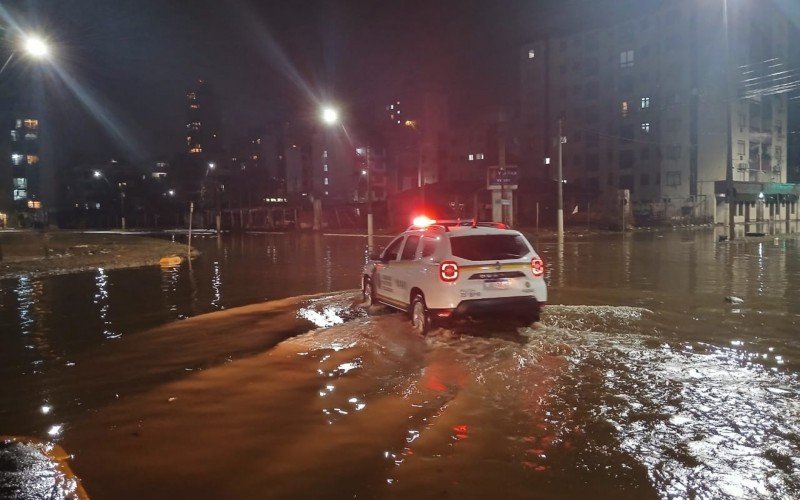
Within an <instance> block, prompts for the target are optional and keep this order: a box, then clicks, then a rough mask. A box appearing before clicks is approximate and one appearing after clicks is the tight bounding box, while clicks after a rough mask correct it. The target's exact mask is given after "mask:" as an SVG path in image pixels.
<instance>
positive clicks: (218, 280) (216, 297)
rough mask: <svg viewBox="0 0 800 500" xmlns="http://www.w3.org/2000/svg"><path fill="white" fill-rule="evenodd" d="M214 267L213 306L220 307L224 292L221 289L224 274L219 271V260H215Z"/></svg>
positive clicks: (212, 276)
mask: <svg viewBox="0 0 800 500" xmlns="http://www.w3.org/2000/svg"><path fill="white" fill-rule="evenodd" d="M212 267H213V269H214V271H213V273H212V274H211V291H212V294H213V298H212V299H211V307H213V308H214V309H219V308H220V307H221V306H220V304H221V301H222V292H221V291H220V289H221V287H222V276H221V275H220V271H219V262H218V261H214V264H213V265H212Z"/></svg>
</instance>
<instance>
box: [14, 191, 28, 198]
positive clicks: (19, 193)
mask: <svg viewBox="0 0 800 500" xmlns="http://www.w3.org/2000/svg"><path fill="white" fill-rule="evenodd" d="M27 198H28V192H27V191H26V190H24V189H15V190H14V201H19V200H25V199H27Z"/></svg>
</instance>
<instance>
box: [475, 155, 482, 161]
mask: <svg viewBox="0 0 800 500" xmlns="http://www.w3.org/2000/svg"><path fill="white" fill-rule="evenodd" d="M475 159H476V160H483V153H478V154H476V155H475Z"/></svg>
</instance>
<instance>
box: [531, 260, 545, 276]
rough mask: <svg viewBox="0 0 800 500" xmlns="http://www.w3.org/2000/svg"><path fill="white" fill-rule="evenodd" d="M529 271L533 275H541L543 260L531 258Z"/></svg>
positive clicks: (542, 272)
mask: <svg viewBox="0 0 800 500" xmlns="http://www.w3.org/2000/svg"><path fill="white" fill-rule="evenodd" d="M531 271H533V275H534V276H541V275H543V274H544V261H543V260H542V259H533V260H532V261H531Z"/></svg>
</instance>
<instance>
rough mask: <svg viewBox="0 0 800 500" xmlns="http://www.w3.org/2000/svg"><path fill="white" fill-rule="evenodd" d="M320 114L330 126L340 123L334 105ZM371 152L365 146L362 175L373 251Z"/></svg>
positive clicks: (369, 245)
mask: <svg viewBox="0 0 800 500" xmlns="http://www.w3.org/2000/svg"><path fill="white" fill-rule="evenodd" d="M320 116H321V117H322V122H323V123H324V124H325V125H327V126H329V127H332V126H334V125H336V124H338V123H339V111H337V110H336V108H334V107H333V106H324V107H323V108H322V110H321V112H320ZM369 153H370V151H369V147H367V148H365V152H364V161H365V162H366V168H365V169H363V170H362V171H361V175H363V176H366V178H367V246H368V247H369V251H370V252H371V251H372V248H373V241H374V238H373V225H372V175H371V172H370V158H369Z"/></svg>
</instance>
